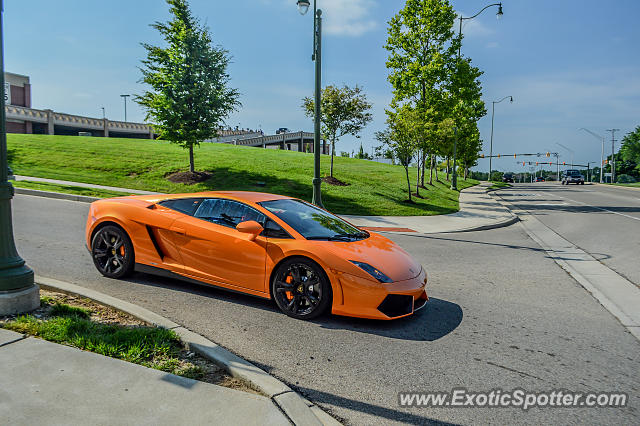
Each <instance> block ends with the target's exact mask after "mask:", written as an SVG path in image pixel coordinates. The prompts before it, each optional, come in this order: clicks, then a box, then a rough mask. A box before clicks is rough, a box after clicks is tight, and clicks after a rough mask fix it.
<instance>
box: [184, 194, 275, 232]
mask: <svg viewBox="0 0 640 426" xmlns="http://www.w3.org/2000/svg"><path fill="white" fill-rule="evenodd" d="M194 216H195V217H196V218H198V219H203V220H207V221H209V222H213V223H216V224H218V225H223V226H227V227H229V228H235V227H236V225H238V224H239V223H240V222H245V221H248V220H255V221H256V222H258V223H259V224H261V225H262V226H264V225H265V221H266V219H267V217H266V216H265V215H264V214H262V213H260V212H259V211H257V210H256V209H253V208H251V207H249V206H247V205H246V204H242V203H239V202H237V201H233V200H225V199H222V198H209V199H206V200H204V201H203V202H202V204H201V205H200V207H198V209H197V210H196V212H195V214H194Z"/></svg>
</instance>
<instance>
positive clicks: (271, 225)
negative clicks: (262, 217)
mask: <svg viewBox="0 0 640 426" xmlns="http://www.w3.org/2000/svg"><path fill="white" fill-rule="evenodd" d="M261 235H262V236H263V237H267V238H286V239H293V237H292V236H291V235H289V233H288V232H287V231H285V230H284V229H282V227H281V226H280V225H278V224H277V223H275V222H274V221H273V220H271V219H267V223H266V224H265V225H264V231H262V234H261Z"/></svg>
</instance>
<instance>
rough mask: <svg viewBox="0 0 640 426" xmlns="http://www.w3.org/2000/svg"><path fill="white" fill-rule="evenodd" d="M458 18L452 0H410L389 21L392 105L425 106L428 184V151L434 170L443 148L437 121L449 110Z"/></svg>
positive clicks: (422, 148)
mask: <svg viewBox="0 0 640 426" xmlns="http://www.w3.org/2000/svg"><path fill="white" fill-rule="evenodd" d="M455 18H456V14H455V12H454V10H453V7H452V6H451V4H450V3H449V1H448V0H407V1H406V4H405V7H404V8H403V9H402V10H400V11H399V12H398V14H397V15H395V16H394V17H393V18H392V19H391V20H390V21H389V29H388V38H387V43H386V44H385V48H386V49H387V50H388V51H389V57H388V60H387V68H388V69H389V72H390V73H389V77H388V79H389V82H390V83H391V85H392V86H393V102H392V108H393V107H394V103H402V102H404V103H406V102H413V103H414V104H415V105H416V107H417V108H418V109H419V111H421V119H422V121H423V123H422V125H421V127H422V131H423V132H424V134H423V136H421V138H420V140H419V141H418V147H417V149H418V151H419V153H418V155H417V160H418V161H417V162H418V173H420V172H422V178H421V182H422V186H423V187H424V169H425V163H426V158H427V157H429V158H430V159H431V161H430V168H431V175H433V164H434V158H433V155H434V153H435V152H436V151H437V149H438V147H437V146H436V145H437V144H438V140H437V139H436V138H437V123H438V122H440V121H441V120H443V119H445V118H446V116H447V112H448V111H447V108H446V107H447V105H446V104H445V102H444V99H445V98H446V91H447V90H448V87H447V86H448V85H447V82H448V81H449V79H450V68H451V67H452V63H453V62H454V61H455V58H456V52H457V48H458V43H459V41H458V40H457V38H454V35H455V32H454V29H453V28H454V21H455ZM440 148H442V147H440ZM432 179H433V178H432V177H431V181H432ZM430 183H432V182H430Z"/></svg>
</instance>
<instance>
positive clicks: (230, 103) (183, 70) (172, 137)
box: [135, 0, 240, 173]
mask: <svg viewBox="0 0 640 426" xmlns="http://www.w3.org/2000/svg"><path fill="white" fill-rule="evenodd" d="M167 3H168V4H169V6H170V12H171V15H172V19H171V20H170V21H168V22H156V23H154V24H152V25H151V27H152V28H154V29H156V30H158V32H159V33H160V35H161V36H162V37H163V38H164V41H165V42H166V47H159V46H152V45H150V44H147V43H142V46H143V47H144V48H145V50H146V51H147V58H146V59H144V60H143V61H142V64H143V66H142V67H141V68H140V69H141V71H142V75H143V78H142V81H143V82H144V83H146V84H147V85H148V86H150V90H148V91H146V92H144V94H142V95H141V96H136V98H135V99H136V101H137V102H138V103H139V104H140V105H142V106H143V107H144V108H145V109H146V111H147V115H146V119H147V120H150V121H151V122H153V123H154V129H155V131H156V132H157V133H158V134H159V135H160V138H161V139H166V140H169V141H170V142H172V143H175V144H178V145H180V146H181V147H183V148H185V149H188V150H189V170H190V171H191V172H192V173H193V172H195V166H194V159H193V147H194V146H198V145H199V144H200V142H202V141H203V140H205V139H209V138H213V137H216V136H217V134H218V133H217V132H218V129H219V128H220V126H221V124H222V123H223V121H224V119H225V118H226V117H227V116H228V115H229V114H230V113H231V112H233V111H234V110H236V109H237V108H238V107H239V106H240V102H239V101H238V98H239V94H238V91H237V90H236V89H232V88H229V81H230V77H229V74H228V73H227V66H228V64H229V52H228V51H226V50H225V49H223V48H222V47H219V46H213V45H212V39H211V35H210V33H209V30H208V28H206V27H205V26H203V25H201V24H200V23H199V21H198V20H197V19H196V18H195V17H194V16H193V15H192V14H191V11H190V10H189V5H188V3H187V1H186V0H167Z"/></svg>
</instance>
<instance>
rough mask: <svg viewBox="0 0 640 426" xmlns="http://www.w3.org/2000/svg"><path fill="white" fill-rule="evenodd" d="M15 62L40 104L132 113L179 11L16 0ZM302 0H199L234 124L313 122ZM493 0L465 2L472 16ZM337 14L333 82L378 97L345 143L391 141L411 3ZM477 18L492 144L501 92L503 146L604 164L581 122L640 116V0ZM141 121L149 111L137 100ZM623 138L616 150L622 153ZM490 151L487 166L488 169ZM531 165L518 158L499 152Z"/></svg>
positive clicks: (327, 0) (502, 165)
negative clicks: (399, 53)
mask: <svg viewBox="0 0 640 426" xmlns="http://www.w3.org/2000/svg"><path fill="white" fill-rule="evenodd" d="M4 3H5V14H4V26H5V68H6V70H7V71H11V72H15V73H19V74H26V75H29V76H30V77H31V83H32V97H33V106H34V107H35V108H52V109H54V110H57V111H62V112H68V113H73V114H82V115H88V116H95V117H101V115H102V111H101V109H100V107H101V106H104V107H105V108H106V111H107V117H108V118H111V119H114V120H121V119H123V114H124V113H123V106H122V99H121V98H120V96H119V95H120V94H121V93H140V92H141V91H142V89H143V88H142V85H141V84H139V83H138V80H139V78H140V72H139V70H138V69H137V67H138V65H139V62H140V59H141V58H142V57H143V56H144V50H143V49H142V48H141V47H140V42H149V43H152V44H153V43H160V40H159V38H158V35H157V34H156V32H155V31H154V30H153V29H151V28H150V27H149V26H148V24H150V23H152V22H154V21H156V20H166V19H167V18H168V8H167V6H166V4H165V3H164V2H163V1H161V0H135V1H132V0H110V1H109V2H94V1H86V0H63V1H57V2H52V1H48V0H47V1H44V0H30V1H25V0H5V2H4ZM295 3H296V1H295V0H233V1H223V0H192V1H191V6H192V9H193V12H194V13H195V15H197V16H198V17H200V18H201V20H202V21H203V22H205V23H206V24H207V25H208V26H209V27H210V29H211V32H212V35H213V38H214V40H215V42H216V43H218V44H221V45H222V46H224V47H225V48H226V49H228V50H229V51H230V53H231V55H232V56H233V63H232V64H231V66H230V73H231V75H232V84H233V86H234V87H236V88H238V89H239V90H240V92H241V94H242V95H241V101H242V103H243V107H242V108H241V109H240V111H238V112H237V113H235V114H233V116H231V117H230V118H229V120H228V124H229V125H232V126H235V125H238V124H240V126H241V127H250V128H258V126H261V127H262V129H264V130H265V132H267V133H272V132H273V131H275V129H277V128H279V127H288V128H290V129H291V130H294V131H295V130H300V129H304V130H311V129H312V123H311V121H310V119H308V118H307V117H305V115H304V114H303V112H302V109H301V108H300V105H301V99H302V97H304V96H307V95H311V94H312V91H313V78H314V74H313V62H312V61H311V60H310V55H311V37H312V17H311V13H309V14H307V15H306V16H300V15H299V14H298V12H297V9H296V6H295ZM489 3H490V2H481V1H477V0H475V1H472V0H458V1H453V2H452V4H453V6H454V8H455V9H456V10H457V11H460V12H462V13H463V14H464V15H465V16H469V15H470V14H474V13H476V12H477V11H478V10H479V9H481V8H482V7H483V6H484V5H485V4H489ZM318 4H319V7H321V8H322V9H323V10H324V17H325V21H324V24H325V28H324V39H323V54H324V61H323V84H324V85H326V84H343V83H345V84H349V85H355V84H359V85H361V86H363V87H364V89H365V91H366V93H367V94H368V96H369V99H370V100H371V101H372V102H373V103H374V116H375V119H374V121H373V122H372V123H371V124H370V125H369V126H368V127H367V128H366V129H365V131H364V132H363V134H362V139H360V140H357V139H355V138H350V137H345V138H344V139H343V140H341V141H340V142H339V145H338V147H337V150H338V151H341V150H344V151H351V150H357V148H358V147H359V144H360V141H362V143H363V145H364V146H365V148H367V149H370V148H371V147H372V146H374V145H377V142H376V141H375V139H374V138H373V134H374V133H375V131H377V130H382V129H383V128H384V124H385V123H384V122H385V115H384V108H385V107H386V106H387V105H388V103H389V101H390V99H391V94H390V92H391V88H390V86H389V84H388V82H387V71H386V68H385V60H386V57H387V52H386V51H385V50H384V48H383V47H382V46H383V45H384V43H385V40H386V26H387V21H388V20H389V19H390V18H391V16H393V15H394V14H395V13H396V12H397V11H398V10H399V9H400V8H402V6H403V5H404V1H401V0H318ZM503 5H504V18H503V19H502V20H501V21H497V20H496V18H495V8H493V9H489V10H487V11H485V12H484V13H483V14H482V15H480V16H479V17H478V18H476V19H475V20H473V21H470V22H468V23H467V24H466V25H465V27H464V29H463V32H464V34H465V35H466V37H465V40H464V44H463V52H464V54H465V55H468V56H470V57H471V58H472V59H473V61H474V64H475V65H476V66H478V67H480V69H482V70H484V72H485V74H484V75H483V76H482V83H483V89H484V90H483V92H484V100H485V102H486V103H487V110H488V111H489V113H488V114H487V116H486V117H484V118H483V119H482V120H481V121H480V122H479V127H480V131H481V137H482V139H483V140H484V146H485V150H484V152H486V153H488V151H489V138H490V131H491V101H492V100H498V99H500V98H502V97H504V96H507V95H512V96H513V97H514V100H515V102H514V103H513V104H509V103H508V102H507V101H505V102H503V103H501V104H499V105H496V115H495V132H494V153H502V154H512V153H514V152H538V151H541V152H546V151H549V150H552V151H559V152H560V153H561V155H562V156H563V158H562V159H561V160H566V161H570V155H569V153H568V152H567V151H566V150H564V149H563V148H561V147H559V146H558V145H556V143H558V142H559V143H561V144H563V145H565V146H567V147H569V148H570V149H572V150H574V151H575V155H574V161H575V162H576V163H579V162H581V163H584V162H586V161H592V162H593V161H599V159H600V143H599V142H598V141H597V140H596V139H595V138H593V137H592V136H590V135H589V134H587V133H585V132H579V131H578V129H579V128H580V127H587V128H589V129H590V130H592V131H594V132H596V133H599V134H601V135H603V136H606V137H607V139H608V140H610V134H609V133H607V132H606V131H605V130H606V129H610V128H619V129H621V132H619V134H618V135H619V136H618V135H616V139H621V137H622V135H624V134H625V133H627V132H629V131H630V130H632V129H633V128H635V126H637V125H640V72H639V71H640V55H639V54H638V44H639V43H640V26H639V25H637V17H638V16H639V15H640V2H638V1H637V0H616V1H608V2H607V1H593V0H580V1H578V0H563V1H558V0H535V1H534V0H528V1H525V0H511V1H510V0H506V1H504V2H503ZM128 118H129V120H130V121H142V120H143V119H144V112H143V110H142V109H141V108H139V107H138V106H137V105H135V104H133V103H132V102H129V104H128ZM610 149H611V144H610V141H609V142H608V143H607V145H606V150H608V151H609V152H610ZM487 163H488V162H487V160H480V163H479V166H478V168H477V169H486V168H488V164H487ZM494 167H495V168H497V169H501V170H506V169H510V170H522V166H518V165H516V162H515V160H514V159H513V157H509V158H502V159H499V160H496V161H494Z"/></svg>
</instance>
